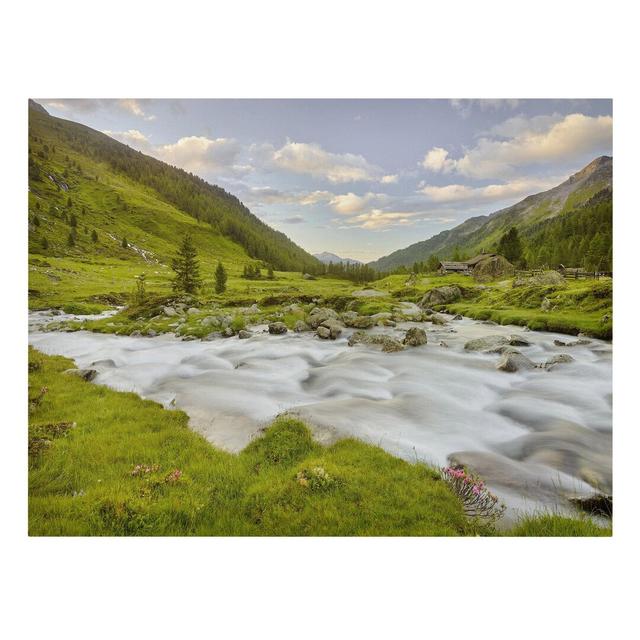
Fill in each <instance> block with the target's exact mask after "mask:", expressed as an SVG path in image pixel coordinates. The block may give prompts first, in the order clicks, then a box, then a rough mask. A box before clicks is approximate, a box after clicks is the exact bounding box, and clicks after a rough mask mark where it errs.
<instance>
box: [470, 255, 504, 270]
mask: <svg viewBox="0 0 640 640" xmlns="http://www.w3.org/2000/svg"><path fill="white" fill-rule="evenodd" d="M497 255H498V254H497V253H480V254H478V255H477V256H475V257H473V258H471V260H467V264H468V265H469V266H470V267H475V266H476V265H477V264H478V262H481V261H482V260H485V259H486V258H493V257H495V256H497Z"/></svg>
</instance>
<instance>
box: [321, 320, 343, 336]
mask: <svg viewBox="0 0 640 640" xmlns="http://www.w3.org/2000/svg"><path fill="white" fill-rule="evenodd" d="M320 327H324V328H326V329H329V337H330V338H331V339H332V340H335V339H336V338H339V337H340V334H341V333H342V324H341V323H340V322H338V321H337V320H333V319H329V320H325V321H324V322H323V323H322V324H321V325H320ZM320 327H318V328H320Z"/></svg>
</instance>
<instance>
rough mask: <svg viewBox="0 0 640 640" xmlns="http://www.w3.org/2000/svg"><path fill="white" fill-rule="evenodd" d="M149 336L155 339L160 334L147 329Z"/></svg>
mask: <svg viewBox="0 0 640 640" xmlns="http://www.w3.org/2000/svg"><path fill="white" fill-rule="evenodd" d="M147 335H148V336H149V337H150V338H155V337H156V336H157V335H158V333H157V332H156V331H154V330H153V329H147Z"/></svg>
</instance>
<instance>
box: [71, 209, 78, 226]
mask: <svg viewBox="0 0 640 640" xmlns="http://www.w3.org/2000/svg"><path fill="white" fill-rule="evenodd" d="M69 224H70V225H71V226H72V227H73V228H74V229H75V228H76V227H77V226H78V218H76V214H75V213H72V214H71V220H70V221H69Z"/></svg>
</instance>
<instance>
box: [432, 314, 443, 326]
mask: <svg viewBox="0 0 640 640" xmlns="http://www.w3.org/2000/svg"><path fill="white" fill-rule="evenodd" d="M429 320H431V322H432V323H433V324H437V325H440V326H444V325H445V324H447V321H446V320H445V319H444V318H443V317H442V316H441V315H440V314H438V313H434V314H433V315H432V316H431V317H430V318H429Z"/></svg>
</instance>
